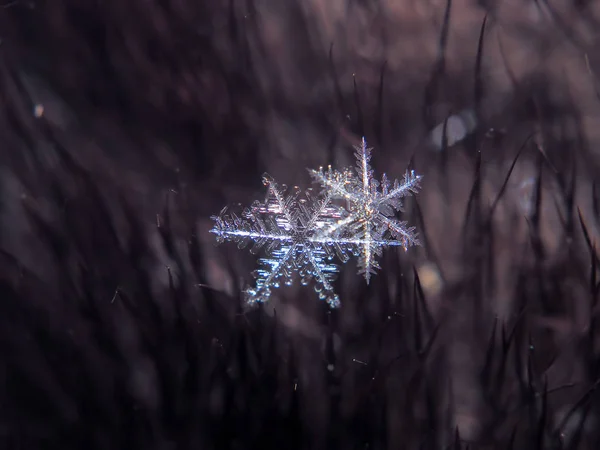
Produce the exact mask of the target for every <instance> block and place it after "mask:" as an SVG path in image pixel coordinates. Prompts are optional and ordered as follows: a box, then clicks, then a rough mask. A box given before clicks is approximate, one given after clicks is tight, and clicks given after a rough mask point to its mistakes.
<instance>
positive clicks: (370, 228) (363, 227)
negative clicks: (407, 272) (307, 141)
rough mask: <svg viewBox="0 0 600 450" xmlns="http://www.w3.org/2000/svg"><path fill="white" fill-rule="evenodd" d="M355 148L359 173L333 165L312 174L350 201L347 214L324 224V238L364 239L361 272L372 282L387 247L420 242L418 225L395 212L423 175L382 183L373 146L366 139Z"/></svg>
mask: <svg viewBox="0 0 600 450" xmlns="http://www.w3.org/2000/svg"><path fill="white" fill-rule="evenodd" d="M354 148H355V150H356V152H355V157H356V160H357V164H356V169H355V170H356V174H354V173H353V172H352V170H350V169H344V170H343V171H341V172H340V171H337V170H333V169H332V168H331V167H329V168H328V169H327V170H323V168H320V169H319V170H310V173H311V175H312V176H313V178H314V179H315V181H316V182H318V183H319V184H320V185H321V186H322V187H323V189H324V192H327V193H328V195H330V196H331V197H332V198H334V199H343V200H345V201H346V204H347V214H346V215H345V216H344V217H340V218H339V219H338V220H336V221H333V222H330V223H329V224H327V226H325V227H323V228H322V229H321V230H320V231H319V233H320V237H321V238H322V239H344V240H346V241H350V240H354V241H355V242H360V244H359V245H360V247H361V249H360V257H359V262H358V266H359V274H361V275H364V277H365V280H366V281H367V283H369V280H370V278H371V275H372V274H374V273H375V272H376V270H377V269H380V266H379V263H378V262H377V260H376V257H377V256H381V253H382V248H383V247H386V246H402V247H403V248H404V249H405V250H407V249H408V247H409V246H411V245H417V244H419V241H418V239H417V236H416V233H415V229H414V227H408V226H407V223H406V222H403V221H400V220H398V219H396V218H395V214H396V212H398V211H402V202H401V198H402V197H405V196H407V195H410V194H411V193H416V192H417V191H418V189H419V183H420V180H421V176H419V175H415V173H414V171H412V170H411V171H407V172H406V173H405V175H404V179H403V181H402V182H399V181H398V180H395V181H394V182H393V184H392V183H390V181H389V180H388V179H387V177H386V175H385V174H383V176H382V178H381V182H379V181H377V180H376V179H375V177H374V175H373V170H372V168H371V166H370V161H371V150H372V148H369V147H367V141H366V140H365V138H364V137H363V138H362V142H361V145H359V146H355V147H354ZM340 180H343V182H340Z"/></svg>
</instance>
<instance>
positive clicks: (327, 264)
mask: <svg viewBox="0 0 600 450" xmlns="http://www.w3.org/2000/svg"><path fill="white" fill-rule="evenodd" d="M345 182H346V179H345V175H343V174H341V175H340V177H339V178H338V179H336V177H332V178H331V180H330V184H331V185H332V186H333V185H335V184H336V183H339V184H340V185H343V184H344V183H345ZM263 183H264V184H265V185H266V186H267V188H268V192H267V196H266V199H265V201H264V202H260V201H256V202H254V203H253V204H252V206H251V207H249V208H246V209H244V210H243V212H242V214H241V217H240V216H238V215H237V214H235V213H229V212H228V210H227V208H224V209H223V210H222V211H221V213H220V214H219V216H214V217H212V219H213V220H214V221H215V226H214V227H213V229H212V230H211V232H212V233H215V234H216V235H217V239H218V241H219V242H223V241H234V242H237V243H238V247H239V248H240V249H241V248H244V247H245V246H246V245H248V243H250V242H253V246H252V248H251V252H252V253H257V252H258V251H260V250H261V249H264V250H265V253H266V256H265V257H263V258H261V259H260V260H259V264H260V266H261V267H260V268H259V269H258V270H257V271H256V272H255V277H256V285H255V287H252V288H248V289H246V291H245V295H246V301H247V302H248V303H250V304H253V303H257V302H265V301H267V300H268V298H269V296H270V294H271V290H272V289H273V288H278V287H279V286H280V283H281V282H283V283H285V284H287V285H291V284H292V280H293V278H292V275H293V273H294V272H297V273H298V274H299V275H300V279H301V283H302V285H307V284H308V283H309V281H310V279H311V278H312V279H314V280H315V291H316V292H317V293H318V295H319V298H320V299H322V300H325V301H326V302H327V303H328V304H329V305H330V306H331V307H337V306H339V304H340V300H339V297H338V295H337V294H336V293H335V292H334V289H333V285H332V283H333V280H334V279H335V276H336V275H337V272H338V270H339V268H338V266H337V265H336V264H334V263H333V262H332V260H333V259H334V257H335V256H337V257H339V258H340V259H341V261H342V262H346V261H347V260H348V258H349V252H351V251H352V248H353V247H356V246H357V245H360V243H356V242H352V241H349V240H344V239H339V238H335V237H328V236H325V235H323V234H322V233H321V230H322V229H323V228H325V227H328V226H330V225H331V224H333V223H336V222H337V221H339V220H343V219H344V217H345V215H346V214H347V212H346V211H345V210H344V209H343V208H342V207H340V206H337V205H335V204H333V203H332V201H331V200H332V195H331V193H328V192H323V193H321V194H318V195H314V194H312V190H311V189H308V190H306V191H305V192H304V193H303V192H302V191H301V190H300V189H299V188H297V187H296V188H292V189H291V192H289V191H290V189H288V188H287V187H286V186H285V185H282V186H280V185H278V184H277V183H276V182H275V181H274V180H273V179H272V178H271V177H270V176H268V175H266V174H265V175H264V176H263Z"/></svg>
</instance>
